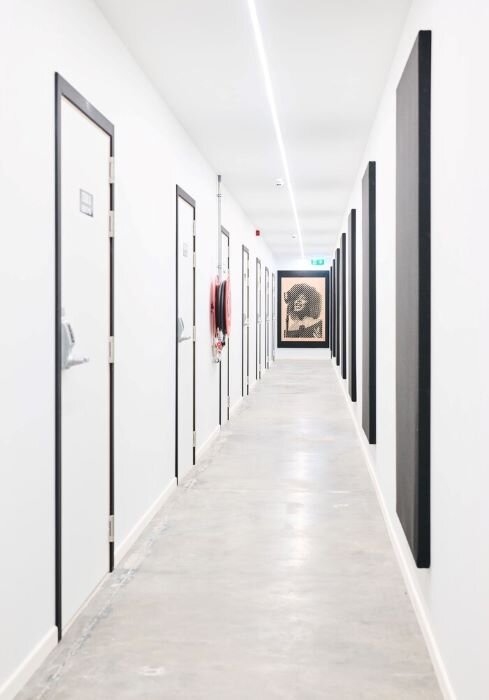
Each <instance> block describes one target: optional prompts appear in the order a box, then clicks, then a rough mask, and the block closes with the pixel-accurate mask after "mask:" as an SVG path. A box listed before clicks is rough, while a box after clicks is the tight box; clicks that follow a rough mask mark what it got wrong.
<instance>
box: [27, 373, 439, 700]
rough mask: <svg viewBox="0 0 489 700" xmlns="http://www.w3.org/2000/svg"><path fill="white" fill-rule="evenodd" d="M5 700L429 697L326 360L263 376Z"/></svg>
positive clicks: (427, 671)
mask: <svg viewBox="0 0 489 700" xmlns="http://www.w3.org/2000/svg"><path fill="white" fill-rule="evenodd" d="M19 698H22V700H27V699H28V698H29V699H33V698H56V699H61V698H63V699H65V698H68V699H71V698H73V700H125V699H126V698H131V699H132V698H134V699H135V698H138V699H147V700H157V699H166V698H169V699H172V698H185V699H188V700H192V699H193V698H200V699H204V698H205V699H206V700H214V699H215V700H221V699H222V700H234V699H236V700H238V699H239V700H241V699H243V700H250V699H252V700H261V699H262V698H263V700H268V699H270V700H272V699H277V700H279V699H280V700H289V699H290V700H292V699H293V700H309V699H310V700H313V699H314V700H315V699H318V700H319V699H321V700H323V699H325V700H326V699H327V700H364V699H365V700H367V699H368V700H403V699H405V698H406V699H407V698H409V699H411V698H412V699H413V700H425V699H426V700H428V699H430V700H431V699H434V698H441V695H440V692H439V690H438V686H437V683H436V680H435V676H434V673H433V669H432V666H431V663H430V660H429V657H428V653H427V651H426V648H425V645H424V642H423V639H422V637H421V633H420V630H419V628H418V625H417V623H416V619H415V616H414V613H413V610H412V608H411V605H410V602H409V599H408V597H407V594H406V591H405V588H404V585H403V582H402V579H401V575H400V573H399V570H398V567H397V564H396V561H395V558H394V554H393V551H392V548H391V546H390V543H389V540H388V537H387V534H386V530H385V526H384V523H383V520H382V516H381V513H380V510H379V507H378V505H377V501H376V498H375V495H374V492H373V489H372V486H371V483H370V480H369V476H368V473H367V469H366V466H365V464H364V461H363V458H362V453H361V450H360V447H359V444H358V440H357V437H356V434H355V431H354V428H353V425H352V423H351V419H350V416H349V413H348V410H347V408H346V404H345V402H344V398H343V395H342V392H341V389H340V387H339V386H338V383H337V380H336V378H335V376H334V371H333V369H332V367H331V365H330V363H329V362H328V361H324V362H322V361H317V362H313V363H310V362H305V361H304V362H303V361H281V362H279V363H277V365H276V366H275V367H274V368H273V369H272V370H270V371H269V372H267V373H265V377H264V379H263V380H262V381H261V382H260V384H259V386H257V388H256V389H255V390H254V391H253V393H252V394H251V396H250V397H249V398H248V399H247V400H246V401H245V402H244V403H243V404H242V405H241V407H240V409H238V411H237V412H236V413H235V415H234V416H233V418H232V421H231V423H230V424H229V425H228V426H227V427H226V428H225V429H223V430H222V432H221V434H220V437H219V438H218V440H217V441H216V442H215V443H214V445H213V447H212V448H211V449H210V450H209V451H208V452H207V454H206V456H205V458H204V459H203V460H202V461H201V462H200V464H199V465H198V467H197V468H196V469H195V471H194V472H193V473H192V474H191V475H190V477H189V478H188V479H187V480H186V483H185V484H183V485H181V486H180V488H179V489H178V491H177V493H176V494H175V495H174V497H172V499H171V500H170V501H169V502H168V503H167V505H166V506H165V507H164V508H163V510H162V512H161V513H160V514H159V515H158V516H157V517H156V518H155V519H154V521H153V522H152V523H151V524H150V526H149V527H148V529H147V531H146V532H145V533H144V534H143V537H142V538H141V540H140V541H139V542H138V543H137V544H136V546H135V547H134V548H133V550H132V552H130V553H129V555H128V556H127V557H126V559H125V561H124V562H123V563H122V565H121V566H120V567H119V568H118V569H117V571H116V572H115V573H114V575H113V576H112V577H111V578H110V579H109V580H108V581H107V582H106V584H105V585H104V586H103V587H102V589H101V591H100V592H99V593H98V594H97V596H96V597H95V598H94V600H93V601H92V602H91V603H90V605H89V606H88V608H87V609H85V611H84V614H83V615H82V616H81V617H80V618H79V619H78V621H77V622H76V623H75V625H74V626H73V627H72V628H71V629H70V631H69V632H68V634H67V635H66V636H65V638H64V640H63V642H62V643H61V645H59V646H58V648H57V649H56V650H55V651H54V652H53V654H52V655H51V657H50V658H49V659H48V661H47V662H46V663H45V664H44V666H43V667H42V668H41V670H40V671H39V672H38V673H37V674H36V676H35V677H34V678H33V679H32V681H31V683H30V684H29V686H28V687H27V688H26V689H25V691H24V692H23V693H21V695H20V696H19Z"/></svg>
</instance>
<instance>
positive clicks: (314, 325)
mask: <svg viewBox="0 0 489 700" xmlns="http://www.w3.org/2000/svg"><path fill="white" fill-rule="evenodd" d="M277 278H278V288H277V297H278V318H277V325H278V343H277V344H278V347H279V348H327V347H329V325H328V324H329V319H328V304H329V293H328V283H329V279H328V278H329V272H328V271H327V270H324V271H321V272H316V271H314V272H308V271H298V270H291V271H284V270H279V271H278V273H277Z"/></svg>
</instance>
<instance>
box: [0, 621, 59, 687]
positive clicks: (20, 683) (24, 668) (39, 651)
mask: <svg viewBox="0 0 489 700" xmlns="http://www.w3.org/2000/svg"><path fill="white" fill-rule="evenodd" d="M57 643H58V628H57V627H51V629H50V630H49V632H48V633H47V634H46V635H45V636H44V637H43V638H42V639H41V641H40V642H39V643H38V644H37V645H36V646H35V647H34V649H33V650H32V651H31V653H30V654H29V655H28V656H26V658H25V659H24V661H23V662H22V663H21V664H20V666H18V667H17V668H16V669H15V671H14V672H13V673H12V675H11V676H10V678H7V680H6V681H5V683H4V684H3V685H2V686H1V687H0V700H13V698H15V696H16V695H17V693H19V692H20V691H21V690H22V688H23V687H24V686H25V684H26V683H27V681H28V680H29V679H30V677H31V676H32V675H33V673H35V671H37V669H38V668H39V666H40V665H41V664H42V663H43V661H45V660H46V659H47V657H48V656H49V654H50V653H51V652H52V650H53V649H54V648H55V647H56V645H57Z"/></svg>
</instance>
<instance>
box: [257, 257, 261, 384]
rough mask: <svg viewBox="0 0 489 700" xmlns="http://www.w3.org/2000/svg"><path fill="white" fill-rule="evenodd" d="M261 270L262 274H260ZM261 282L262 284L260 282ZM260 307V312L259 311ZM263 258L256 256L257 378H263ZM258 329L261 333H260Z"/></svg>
mask: <svg viewBox="0 0 489 700" xmlns="http://www.w3.org/2000/svg"><path fill="white" fill-rule="evenodd" d="M258 270H260V274H258ZM258 282H260V284H258ZM258 309H260V313H258ZM261 312H262V307H261V260H260V258H256V266H255V341H256V342H255V346H256V352H255V367H256V379H257V380H258V379H261ZM258 330H260V334H259V335H258Z"/></svg>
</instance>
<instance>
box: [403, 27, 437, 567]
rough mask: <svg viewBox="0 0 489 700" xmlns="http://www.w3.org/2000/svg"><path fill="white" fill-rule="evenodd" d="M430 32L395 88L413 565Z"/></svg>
mask: <svg viewBox="0 0 489 700" xmlns="http://www.w3.org/2000/svg"><path fill="white" fill-rule="evenodd" d="M430 122H431V32H427V31H423V32H420V33H419V34H418V37H417V39H416V42H415V44H414V47H413V50H412V52H411V55H410V57H409V59H408V62H407V64H406V67H405V69H404V73H403V75H402V77H401V80H400V82H399V85H398V87H397V118H396V123H397V125H396V129H397V154H396V156H397V164H396V391H397V396H396V418H397V422H396V442H397V472H396V473H397V485H396V495H397V514H398V516H399V520H400V521H401V524H402V527H403V529H404V532H405V534H406V537H407V540H408V542H409V545H410V547H411V550H412V553H413V556H414V559H415V561H416V565H417V566H418V567H423V568H425V567H429V565H430V375H431V370H430V367H431V361H430V354H431V352H430V345H431V338H430V306H431V294H430V266H431V264H430V247H431V246H430V237H431V231H430V229H431V203H430V199H431V193H430V190H431V188H430V161H431V158H430V130H431V124H430Z"/></svg>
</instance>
